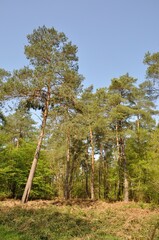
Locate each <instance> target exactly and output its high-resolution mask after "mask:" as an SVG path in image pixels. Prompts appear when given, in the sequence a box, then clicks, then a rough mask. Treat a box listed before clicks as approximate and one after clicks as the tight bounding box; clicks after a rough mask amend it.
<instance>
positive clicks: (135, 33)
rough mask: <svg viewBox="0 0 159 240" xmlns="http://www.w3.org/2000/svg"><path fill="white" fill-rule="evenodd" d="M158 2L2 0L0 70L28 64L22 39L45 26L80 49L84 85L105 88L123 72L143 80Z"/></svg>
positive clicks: (155, 39)
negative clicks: (146, 54)
mask: <svg viewBox="0 0 159 240" xmlns="http://www.w3.org/2000/svg"><path fill="white" fill-rule="evenodd" d="M158 10H159V0H0V33H1V34H0V68H4V69H6V70H9V71H12V70H13V69H19V68H22V67H23V66H24V65H27V64H28V62H27V60H26V58H25V55H24V45H25V44H27V39H26V35H27V34H30V33H32V31H33V29H35V28H37V27H39V26H43V25H46V26H47V27H54V28H55V29H56V30H58V31H62V32H64V33H65V34H66V36H67V37H68V38H69V40H71V41H72V42H73V43H74V44H76V45H77V46H78V56H79V72H80V73H81V74H83V75H84V77H85V80H84V86H85V87H87V86H89V85H91V84H93V85H94V87H95V89H96V88H100V87H107V86H109V84H110V82H111V79H112V78H114V77H119V76H121V75H123V74H125V73H127V72H128V73H129V74H130V75H131V76H133V77H135V78H137V79H138V80H139V82H141V81H144V79H145V71H146V66H144V64H143V63H142V62H143V58H144V55H145V53H146V52H147V51H150V52H152V53H153V52H157V51H159V14H158Z"/></svg>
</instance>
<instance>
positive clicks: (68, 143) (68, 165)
mask: <svg viewBox="0 0 159 240" xmlns="http://www.w3.org/2000/svg"><path fill="white" fill-rule="evenodd" d="M69 175H70V134H69V133H68V135H67V156H66V177H65V187H64V197H65V199H66V200H68V199H69V198H70V189H69Z"/></svg>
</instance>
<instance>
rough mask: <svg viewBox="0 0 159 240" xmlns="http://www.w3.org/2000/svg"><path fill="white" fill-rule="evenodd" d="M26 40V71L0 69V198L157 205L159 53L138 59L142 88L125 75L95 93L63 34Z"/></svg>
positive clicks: (37, 33)
mask: <svg viewBox="0 0 159 240" xmlns="http://www.w3.org/2000/svg"><path fill="white" fill-rule="evenodd" d="M27 39H28V45H26V46H25V55H26V57H27V59H28V60H29V63H28V66H25V67H24V68H22V69H18V70H14V71H13V72H8V71H7V69H5V70H4V69H0V88H1V91H0V199H1V200H2V199H4V198H17V199H19V198H22V202H27V201H28V198H30V199H53V198H56V197H59V198H65V199H70V198H87V199H88V198H90V199H92V200H94V199H104V200H106V201H126V202H127V201H144V202H156V203H158V202H159V141H158V137H159V126H158V123H157V119H158V114H159V111H158V110H157V98H158V95H159V92H158V84H157V81H158V80H159V53H146V54H145V57H144V56H143V58H144V63H143V64H146V66H147V72H146V73H145V75H146V76H147V77H146V78H145V79H143V81H142V82H141V79H140V84H139V83H138V81H137V79H135V77H133V76H130V75H129V74H128V73H126V74H125V75H123V76H119V77H118V78H114V79H112V80H111V84H110V86H109V87H105V88H100V89H97V90H95V89H93V86H90V87H88V88H84V87H83V86H82V82H83V79H84V77H83V76H82V75H81V74H80V73H79V72H78V57H77V47H76V46H75V45H73V44H72V43H71V42H70V41H69V40H68V39H67V37H66V36H65V34H64V33H61V32H57V31H56V30H55V29H54V28H46V27H45V26H43V27H39V28H38V29H36V30H34V31H33V33H32V34H30V35H28V36H27ZM125 72H126V70H125ZM114 75H115V73H114ZM97 78H98V76H97ZM97 80H98V79H97ZM108 80H109V79H108ZM103 81H105V80H104V79H103ZM35 115H36V116H38V118H39V121H38V123H37V122H35ZM31 166H32V167H31ZM30 169H31V170H30ZM35 170H36V171H35ZM29 172H30V174H29ZM28 176H29V177H28ZM27 179H28V181H27ZM32 181H33V183H32Z"/></svg>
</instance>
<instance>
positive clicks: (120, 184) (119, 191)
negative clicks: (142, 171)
mask: <svg viewBox="0 0 159 240" xmlns="http://www.w3.org/2000/svg"><path fill="white" fill-rule="evenodd" d="M116 146H117V161H118V185H117V200H121V198H122V193H123V177H122V175H123V173H122V162H121V146H120V141H119V126H118V123H116Z"/></svg>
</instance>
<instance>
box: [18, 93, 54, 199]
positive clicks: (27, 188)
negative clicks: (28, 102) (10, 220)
mask: <svg viewBox="0 0 159 240" xmlns="http://www.w3.org/2000/svg"><path fill="white" fill-rule="evenodd" d="M49 103H50V92H49V91H48V96H47V100H46V102H45V110H44V112H43V121H42V125H41V132H40V136H39V140H38V144H37V147H36V151H35V154H34V159H33V162H32V166H31V169H30V173H29V176H28V180H27V183H26V186H25V190H24V193H23V196H22V200H21V201H22V203H26V202H27V201H28V198H29V194H30V191H31V187H32V183H33V178H34V174H35V170H36V166H37V162H38V159H39V154H40V150H41V145H42V140H43V138H44V131H45V127H46V120H47V116H48V109H49Z"/></svg>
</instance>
